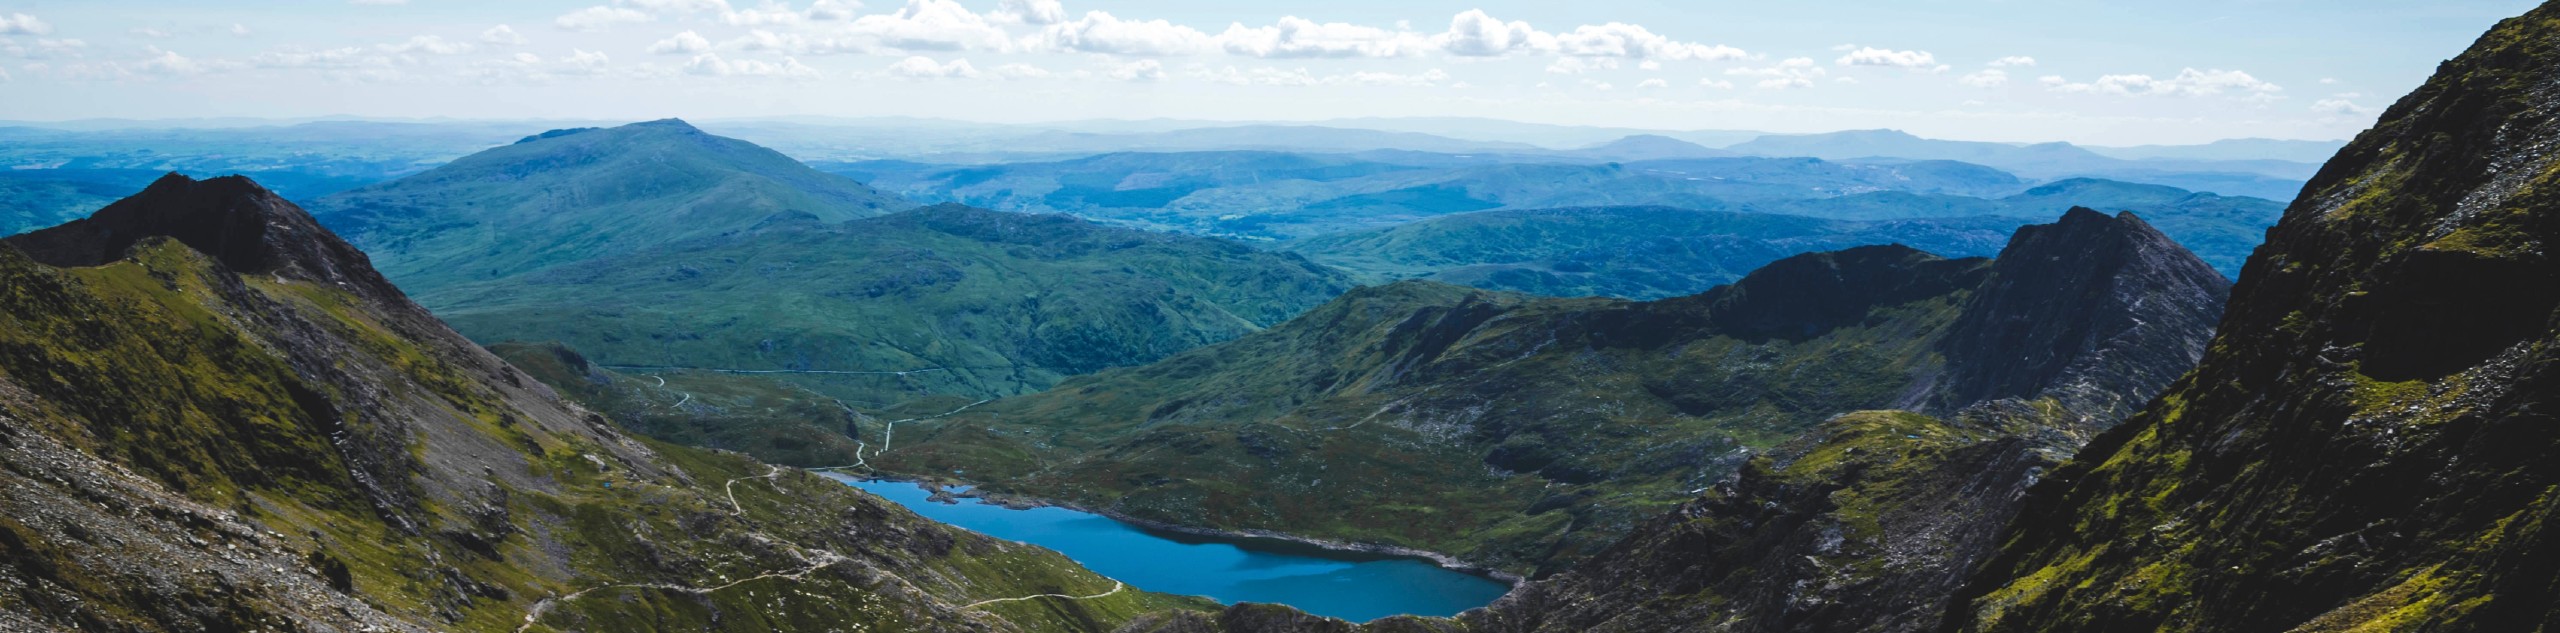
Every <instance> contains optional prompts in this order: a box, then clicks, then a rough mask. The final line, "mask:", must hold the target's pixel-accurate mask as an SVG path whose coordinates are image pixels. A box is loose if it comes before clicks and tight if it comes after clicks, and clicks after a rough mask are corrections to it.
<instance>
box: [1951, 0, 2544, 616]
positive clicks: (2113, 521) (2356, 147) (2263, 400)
mask: <svg viewBox="0 0 2560 633" xmlns="http://www.w3.org/2000/svg"><path fill="white" fill-rule="evenodd" d="M2554 85H2560V4H2544V5H2543V6H2541V7H2539V8H2536V9H2534V10H2533V11H2531V12H2530V13H2527V14H2526V15H2524V16H2523V17H2519V18H2516V19H2512V20H2508V21H2506V22H2503V23H2501V24H2499V25H2498V26H2497V27H2496V28H2495V29H2493V30H2491V31H2490V32H2489V33H2488V34H2487V35H2486V36H2484V37H2482V38H2481V39H2480V40H2479V42H2478V43H2477V44H2475V45H2474V46H2473V47H2472V48H2471V50H2469V51H2467V52H2465V53H2463V54H2462V55H2460V56H2458V57H2455V58H2454V59H2452V60H2451V61H2447V62H2445V63H2444V64H2443V65H2442V66H2440V67H2439V68H2438V70H2437V73H2436V75H2435V77H2434V78H2432V79H2430V80H2429V81H2428V82H2427V83H2426V84H2425V85H2423V86H2422V87H2420V88H2418V90H2417V91H2416V92H2415V93H2413V94H2411V95H2409V96H2408V97H2406V98H2403V99H2402V100H2401V101H2400V102H2399V103H2397V104H2396V105H2393V106H2392V107H2391V108H2390V109H2389V110H2387V111H2386V112H2384V114H2383V116H2382V119H2381V122H2380V123H2379V124H2378V125H2376V126H2375V127H2374V128H2373V129H2371V130H2369V131H2367V132H2365V133H2364V134H2363V135H2361V136H2359V137H2358V138H2356V140H2355V141H2353V142H2351V143H2349V144H2348V146H2347V148H2346V149H2345V150H2344V151H2341V152H2340V153H2339V154H2338V158H2337V159H2336V160H2335V161H2332V162H2331V163H2330V164H2329V165H2328V167H2326V168H2324V169H2323V170H2322V171H2321V173H2320V176H2319V177H2318V178H2316V179H2315V180H2314V181H2313V182H2312V184H2311V186H2310V188H2309V189H2307V190H2306V195H2305V196H2304V197H2303V198H2302V199H2301V200H2299V201H2297V202H2295V204H2294V205H2293V207H2292V208H2290V209H2288V210H2287V211H2286V213H2285V217H2284V221H2283V222H2282V223H2281V224H2279V225H2278V226H2277V227H2276V229H2275V230H2274V231H2273V232H2271V233H2270V234H2269V239H2268V243H2267V246H2266V247H2264V248H2262V249H2260V250H2259V251H2258V254H2257V256H2255V257H2253V258H2251V260H2250V262H2249V269H2248V273H2247V274H2246V275H2244V276H2243V277H2242V279H2243V281H2242V283H2241V285H2240V287H2239V288H2238V289H2237V290H2236V291H2235V293H2234V296H2233V299H2232V303H2231V311H2230V314H2229V315H2228V316H2227V317H2225V318H2224V320H2223V322H2222V330H2223V331H2222V333H2221V335H2220V336H2219V337H2217V338H2216V339H2215V340H2214V342H2213V344H2212V346H2211V348H2210V351H2209V352H2208V353H2207V354H2206V356H2205V359H2204V360H2203V362H2202V364H2200V365H2199V366H2198V367H2197V369H2196V370H2195V372H2194V373H2193V374H2190V375H2189V376H2188V377H2186V378H2185V379H2182V380H2180V381H2179V382H2178V383H2177V385H2175V386H2174V387H2172V388H2171V389H2170V390H2169V391H2168V393H2166V394H2164V395H2163V396H2162V397H2161V398H2160V399H2159V400H2158V401H2157V402H2155V403H2154V404H2153V405H2152V406H2151V407H2149V408H2148V409H2146V410H2145V411H2143V412H2142V413H2141V414H2140V415H2138V416H2135V417H2134V418H2133V419H2131V420H2130V421H2128V422H2126V423H2125V424H2124V425H2123V426H2121V427H2119V428H2117V429H2116V430H2114V431H2112V432H2109V433H2107V434H2106V435H2104V436H2102V437H2101V438H2099V439H2098V440H2096V441H2095V442H2094V443H2092V444H2091V445H2090V446H2089V447H2088V448H2087V449H2086V450H2084V451H2083V452H2082V453H2081V454H2080V455H2079V456H2078V457H2075V458H2074V459H2073V460H2072V462H2071V464H2070V465H2069V466H2066V467H2064V468H2062V469H2060V470H2057V471H2055V472H2054V473H2053V474H2052V475H2051V476H2050V477H2048V478H2047V480H2046V481H2045V482H2044V483H2042V484H2040V485H2038V486H2037V487H2036V488H2035V489H2034V492H2033V493H2032V498H2031V499H2030V501H2029V503H2028V506H2027V510H2026V511H2025V512H2023V513H2022V516H2021V517H2020V518H2019V519H2018V520H2017V521H2016V522H2015V523H2014V524H2013V527H2012V528H2011V529H2010V530H2009V531H2008V532H2007V533H2006V534H2004V535H2003V536H2002V537H2001V539H2002V542H2003V546H2002V547H2001V550H2000V551H1999V553H1998V555H1997V556H1995V557H1994V558H1992V559H1991V560H1990V562H1989V563H1988V564H1987V565H1985V566H1984V567H1983V568H1982V570H1981V571H1980V572H1979V573H1978V574H1977V575H1975V576H1974V580H1973V582H1972V583H1971V584H1970V585H1969V589H1968V590H1967V591H1965V592H1964V594H1963V595H1962V596H1960V600H1961V601H1960V603H1959V605H1960V608H1958V609H1957V612H1956V613H1955V614H1953V616H1951V617H1950V618H1949V626H1948V627H1947V628H1948V629H1950V630H1961V631H2050V630H2078V631H2152V630H2161V629H2172V628H2173V629H2177V630H2188V631H2279V630H2292V631H2386V630H2387V631H2416V630H2425V631H2530V630H2549V629H2551V628H2553V627H2554V626H2555V625H2560V606H2555V605H2560V603H2555V602H2554V601H2553V600H2552V599H2551V597H2552V596H2553V595H2554V594H2553V590H2554V588H2555V587H2560V540H2554V539H2553V538H2552V534H2553V532H2552V529H2553V526H2554V517H2555V516H2560V497H2555V496H2554V495H2553V492H2552V491H2553V490H2554V489H2555V487H2560V469H2555V468H2554V466H2555V464H2560V460H2555V459H2554V457H2555V456H2560V425H2555V424H2554V423H2553V419H2552V411H2553V410H2554V407H2560V400H2555V396H2560V356H2555V355H2554V354H2555V350H2560V326H2555V325H2554V324H2555V323H2560V321H2555V320H2554V317H2555V309H2560V262H2555V261H2554V260H2553V259H2552V256H2551V255H2550V250H2549V245H2551V244H2553V243H2555V240H2560V198H2555V197H2554V192H2555V191H2560V177H2555V176H2554V175H2553V174H2554V172H2553V171H2552V170H2551V168H2550V166H2551V165H2552V164H2553V161H2554V160H2555V159H2560V155H2555V153H2554V152H2553V150H2552V148H2553V147H2555V144H2560V120H2555V119H2554V118H2552V117H2551V116H2549V115H2548V114H2547V113H2549V112H2550V111H2551V110H2552V109H2553V108H2555V107H2560V97H2556V96H2555V95H2554V92H2553V91H2552V89H2551V87H2552V86H2554Z"/></svg>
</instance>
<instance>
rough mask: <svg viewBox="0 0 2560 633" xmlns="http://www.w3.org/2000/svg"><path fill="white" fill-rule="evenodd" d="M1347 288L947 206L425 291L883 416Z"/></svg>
mask: <svg viewBox="0 0 2560 633" xmlns="http://www.w3.org/2000/svg"><path fill="white" fill-rule="evenodd" d="M1351 285H1352V284H1351V280H1350V278H1349V277H1348V276H1347V275H1345V274H1343V273H1341V272H1338V271H1335V270H1333V269H1330V268H1326V267H1323V266H1319V265H1316V264H1313V263H1311V262H1308V261H1306V260H1305V259H1302V258H1300V257H1298V256H1296V255H1291V254H1283V253H1271V252H1266V251H1261V250H1257V249H1253V248H1250V247H1246V246H1243V245H1241V244H1237V243H1234V242H1230V241H1226V240H1219V239H1214V238H1205V237H1194V236H1186V235H1175V234H1164V233H1150V232H1145V231H1138V230H1134V229H1125V228H1115V227H1108V226H1102V225H1097V224H1093V223H1090V222H1086V221H1083V220H1077V219H1074V218H1070V217H1066V216H1058V215H1030V214H1020V213H1004V212H996V211H988V210H984V209H972V208H967V207H962V206H957V205H944V206H935V207H928V208H924V209H917V210H912V211H906V212H901V213H897V214H892V215H888V216H883V217H877V218H869V219H863V220H855V221H852V222H845V223H831V222H826V221H822V220H820V219H818V218H816V217H814V216H811V215H808V214H786V215H782V216H776V217H774V218H770V219H768V220H767V221H765V222H763V223H760V224H759V225H757V226H754V227H749V228H746V229H744V230H739V231H735V232H732V233H729V234H724V235H717V236H709V237H701V238H695V239H689V240H683V241H677V242H673V243H670V244H666V245H662V246H656V247H651V248H646V249H641V250H638V251H635V252H632V253H629V254H626V255H620V256H607V257H598V258H595V259H592V260H589V261H583V262H577V263H572V264H567V265H563V266H558V267H555V268H552V269H548V270H544V271H540V272H536V273H531V274H526V275H522V276H518V277H513V278H508V279H501V280H492V281H482V282H472V283H463V284H455V285H450V286H442V287H437V288H434V289H430V290H427V291H424V292H422V293H421V294H420V295H419V300H420V301H421V302H423V303H425V304H426V305H428V306H429V307H432V308H434V309H435V310H436V311H437V314H438V315H440V316H442V317H443V318H445V319H446V320H448V321H450V322H452V323H453V324H454V327H455V328H457V329H459V330H461V331H462V332H463V333H464V334H467V335H470V336H472V337H473V338H475V339H478V340H481V341H484V342H492V343H494V342H498V341H506V340H526V341H560V342H564V343H567V344H568V345H569V346H570V347H572V348H575V349H576V350H577V351H579V352H581V353H583V354H585V355H586V356H587V357H588V358H590V359H592V360H594V361H595V362H596V363H597V364H599V365H606V366H641V367H649V368H667V369H677V368H695V369H718V370H753V371H767V372H774V375H775V376H777V377H788V378H794V379H799V380H800V382H803V383H806V384H813V385H817V386H819V387H820V388H821V389H822V390H823V391H826V392H827V393H829V394H833V395H835V396H837V397H840V398H844V399H846V400H849V401H851V402H852V403H853V404H857V405H862V406H865V407H870V408H881V407H887V406H891V405H894V404H896V403H899V402H903V401H906V400H911V399H916V398H924V397H931V396H934V395H937V394H945V395H953V396H965V397H968V398H973V399H974V398H986V397H994V396H1004V395H1015V394H1021V393H1028V392H1032V391H1038V390H1041V389H1045V388H1048V387H1049V386H1050V385H1052V384H1055V383H1056V382H1057V381H1059V380H1061V379H1064V378H1066V377H1068V376H1072V375H1077V374H1085V373H1091V372H1095V371H1100V370H1103V369H1107V368H1112V367H1122V366H1131V365H1143V364H1146V363H1149V362H1153V361H1156V360H1158V359H1161V358H1164V357H1166V356H1169V355H1172V354H1175V353H1178V352H1181V351H1184V350H1188V349H1191V348H1194V347H1198V346H1201V345H1207V344H1211V343H1217V342H1221V341H1226V340H1229V339H1234V338H1236V337H1239V336H1244V335H1246V334H1250V333H1252V332H1255V331H1258V330H1260V329H1262V328H1263V327H1267V326H1270V325H1275V324H1278V323H1280V322H1282V321H1286V320H1288V319H1289V318H1291V317H1294V316H1297V314H1298V313H1300V312H1302V311H1304V310H1306V309H1308V308H1311V307H1314V306H1316V305H1318V304H1322V303H1324V302H1325V301H1327V300H1330V299H1332V298H1333V297H1334V296H1335V295H1337V294H1340V293H1341V292H1343V291H1344V290H1347V289H1349V288H1350V287H1351ZM964 402H965V401H964Z"/></svg>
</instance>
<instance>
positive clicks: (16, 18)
mask: <svg viewBox="0 0 2560 633" xmlns="http://www.w3.org/2000/svg"><path fill="white" fill-rule="evenodd" d="M52 34H53V25H51V24H46V23H45V22H44V20H38V19H36V16H32V15H27V14H24V13H9V14H0V35H52Z"/></svg>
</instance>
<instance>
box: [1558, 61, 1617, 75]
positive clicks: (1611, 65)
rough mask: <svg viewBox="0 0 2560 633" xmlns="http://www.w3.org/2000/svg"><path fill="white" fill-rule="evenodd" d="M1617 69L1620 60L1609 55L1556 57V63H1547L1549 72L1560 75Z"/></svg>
mask: <svg viewBox="0 0 2560 633" xmlns="http://www.w3.org/2000/svg"><path fill="white" fill-rule="evenodd" d="M1617 69H1618V60H1616V59H1612V58H1607V57H1563V58H1558V59H1556V61H1555V63H1552V64H1547V72H1550V73H1555V74H1558V75H1579V74H1583V73H1587V72H1591V71H1595V70H1617Z"/></svg>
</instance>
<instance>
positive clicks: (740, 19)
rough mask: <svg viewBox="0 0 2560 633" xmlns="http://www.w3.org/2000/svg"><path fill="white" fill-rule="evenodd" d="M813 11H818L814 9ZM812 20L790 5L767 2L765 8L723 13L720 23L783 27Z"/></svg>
mask: <svg viewBox="0 0 2560 633" xmlns="http://www.w3.org/2000/svg"><path fill="white" fill-rule="evenodd" d="M811 11H816V9H815V8H814V7H813V8H812V9H811ZM807 19H810V18H809V16H808V15H807V14H803V13H801V12H799V11H793V10H791V7H790V6H789V5H784V4H778V3H774V2H766V3H765V4H764V6H761V7H756V8H752V9H739V10H736V11H722V12H721V13H720V22H721V23H723V24H727V25H730V26H782V25H790V24H799V23H800V22H801V21H803V20H807Z"/></svg>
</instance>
